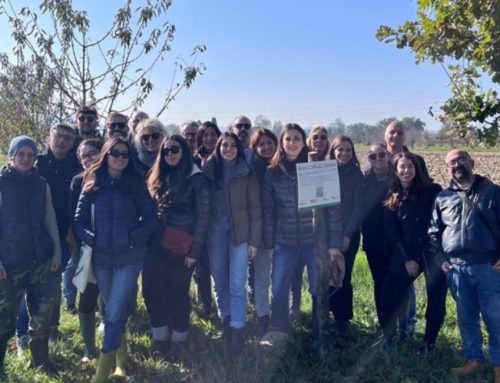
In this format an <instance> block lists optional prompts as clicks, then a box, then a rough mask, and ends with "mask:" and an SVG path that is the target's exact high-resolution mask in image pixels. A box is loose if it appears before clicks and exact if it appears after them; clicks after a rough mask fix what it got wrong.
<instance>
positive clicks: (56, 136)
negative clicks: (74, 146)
mask: <svg viewBox="0 0 500 383" xmlns="http://www.w3.org/2000/svg"><path fill="white" fill-rule="evenodd" d="M53 137H54V139H55V140H61V141H64V142H71V141H72V140H74V139H75V136H73V135H71V134H61V133H54V136H53Z"/></svg>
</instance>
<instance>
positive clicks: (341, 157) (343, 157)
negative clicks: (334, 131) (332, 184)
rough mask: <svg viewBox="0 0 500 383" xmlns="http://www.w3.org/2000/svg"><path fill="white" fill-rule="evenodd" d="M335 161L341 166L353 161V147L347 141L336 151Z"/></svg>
mask: <svg viewBox="0 0 500 383" xmlns="http://www.w3.org/2000/svg"><path fill="white" fill-rule="evenodd" d="M335 159H336V160H337V162H338V164H339V165H345V164H347V163H348V162H349V161H350V160H352V146H351V144H350V143H349V142H347V141H342V142H341V143H340V145H339V146H337V148H336V149H335Z"/></svg>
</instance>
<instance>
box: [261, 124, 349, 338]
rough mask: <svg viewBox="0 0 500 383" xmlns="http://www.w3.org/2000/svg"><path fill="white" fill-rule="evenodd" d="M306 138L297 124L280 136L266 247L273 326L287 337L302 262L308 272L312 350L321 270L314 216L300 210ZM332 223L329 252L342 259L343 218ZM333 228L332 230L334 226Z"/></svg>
mask: <svg viewBox="0 0 500 383" xmlns="http://www.w3.org/2000/svg"><path fill="white" fill-rule="evenodd" d="M307 152H308V149H307V146H306V136H305V133H304V131H303V130H302V128H301V127H300V126H299V125H297V124H286V125H285V126H284V127H283V130H282V132H281V134H280V138H279V144H278V150H277V151H276V153H275V154H274V156H273V158H272V160H271V163H270V166H269V168H268V169H267V172H266V175H265V176H264V184H263V195H262V202H263V218H264V231H263V243H264V246H265V248H266V249H268V250H269V252H270V254H271V255H272V270H273V271H272V277H271V278H272V301H271V307H272V309H271V311H272V326H273V328H274V329H275V330H277V331H279V332H284V333H286V332H288V331H289V329H290V321H289V316H288V292H289V290H290V283H291V280H292V275H293V273H294V271H295V268H296V265H297V262H298V261H299V260H300V259H302V260H303V262H304V263H305V264H306V266H307V274H308V277H309V292H310V294H311V297H312V302H313V305H312V306H313V310H312V311H313V345H315V344H316V341H317V340H318V331H319V328H318V326H317V320H316V315H317V300H316V292H317V278H318V277H317V275H318V274H317V265H316V260H315V256H314V233H313V222H312V212H311V210H305V211H299V210H298V185H297V164H299V163H301V162H307ZM332 217H333V219H332V220H329V221H331V222H329V227H328V231H329V244H328V248H329V249H328V252H329V254H330V257H331V258H332V259H335V258H337V257H341V256H342V253H341V252H340V248H341V246H342V235H341V217H340V214H336V215H335V214H333V215H332ZM330 223H331V224H330Z"/></svg>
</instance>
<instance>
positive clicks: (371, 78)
mask: <svg viewBox="0 0 500 383" xmlns="http://www.w3.org/2000/svg"><path fill="white" fill-rule="evenodd" d="M16 3H17V2H16ZM27 3H31V4H37V2H27ZM110 3H112V4H119V2H118V1H113V2H107V3H103V2H97V1H95V0H88V1H85V2H83V1H75V4H76V6H77V7H81V6H82V5H83V6H85V7H86V8H87V9H88V12H89V14H90V15H91V16H92V17H97V18H98V24H97V25H102V24H103V23H104V24H105V22H106V20H107V19H108V17H110V16H107V12H108V8H110V9H109V12H111V11H112V9H111V8H112V7H113V6H112V5H110ZM416 7H417V4H416V0H413V1H411V0H384V1H374V0H357V1H352V0H311V1H308V2H305V1H285V0H212V1H209V0H174V1H173V4H172V6H171V8H170V9H169V11H168V13H167V16H166V20H168V21H170V22H171V23H173V24H175V26H176V29H177V32H176V36H175V40H174V42H173V51H172V55H171V56H170V59H169V60H175V59H176V58H177V57H178V56H180V55H184V56H185V57H188V56H189V53H190V52H191V49H192V47H193V46H195V45H196V44H205V45H206V46H207V51H206V52H205V53H204V54H203V55H202V56H201V58H200V61H202V62H203V63H204V64H205V65H206V71H205V73H204V75H203V76H201V77H199V78H198V79H197V80H196V81H195V83H194V84H193V86H192V87H191V88H190V89H189V90H185V91H183V92H182V93H181V94H180V95H179V96H178V97H177V99H176V101H175V102H174V103H173V104H171V105H170V107H169V109H168V110H167V111H166V112H164V113H163V114H162V116H161V117H160V118H161V120H162V121H164V122H165V123H167V124H168V123H176V124H178V123H180V122H182V121H183V120H186V119H196V120H198V119H200V120H207V119H210V118H211V117H212V116H214V117H216V118H217V120H218V122H219V125H221V126H226V125H227V124H228V123H230V121H231V120H232V119H233V118H234V117H235V116H237V115H240V114H245V115H247V116H249V117H250V118H251V119H254V118H255V117H256V116H257V115H259V114H262V115H264V116H266V117H268V118H269V119H271V120H280V121H282V122H283V123H286V122H297V123H299V124H300V125H302V126H303V127H310V126H312V125H316V124H324V125H327V124H329V123H330V122H332V121H333V120H335V119H336V118H341V119H342V120H343V121H344V122H345V123H347V124H349V123H354V122H366V123H375V122H377V121H378V120H380V119H382V118H385V117H391V116H396V117H399V118H402V117H405V116H414V117H418V118H420V119H422V120H423V121H425V123H426V125H427V128H428V129H431V130H436V129H438V127H439V125H438V123H437V122H435V121H434V120H433V119H432V118H431V117H430V116H428V114H427V110H428V108H429V106H434V107H435V108H437V107H438V106H439V104H440V103H441V102H442V101H444V100H445V99H446V98H447V96H448V90H447V84H448V80H447V78H446V75H445V73H444V71H443V70H442V68H441V67H440V66H438V65H431V64H421V65H418V66H417V65H415V63H414V59H413V56H412V54H411V52H410V51H409V50H400V49H397V48H396V47H395V46H393V45H390V44H389V45H388V44H385V43H381V42H378V41H377V40H376V39H375V37H374V35H375V31H376V29H377V27H378V26H379V25H381V24H387V25H390V26H396V25H398V24H400V23H402V22H403V21H405V20H408V19H413V18H415V12H416ZM1 24H3V25H2V26H0V33H2V35H4V36H5V33H8V32H6V29H5V28H6V26H5V24H4V23H3V22H2V23H1ZM6 40H7V39H4V38H2V39H1V41H0V51H4V50H6V49H7V47H8V43H7V41H6ZM169 60H166V61H165V62H163V63H162V64H161V65H160V66H159V67H157V68H156V70H155V75H154V77H153V80H156V83H161V82H162V81H163V84H165V81H164V79H165V78H170V76H171V72H172V63H171V61H169ZM153 96H154V97H153V98H152V99H150V100H149V101H147V103H146V104H145V106H144V108H143V109H144V110H145V111H147V112H149V113H150V114H155V112H156V111H157V110H158V108H159V105H160V102H159V101H160V99H161V93H160V92H158V93H156V92H155V93H154V94H153Z"/></svg>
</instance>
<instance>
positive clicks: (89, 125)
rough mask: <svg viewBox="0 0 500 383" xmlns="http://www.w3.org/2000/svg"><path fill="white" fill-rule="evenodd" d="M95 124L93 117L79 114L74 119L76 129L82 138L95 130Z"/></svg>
mask: <svg viewBox="0 0 500 383" xmlns="http://www.w3.org/2000/svg"><path fill="white" fill-rule="evenodd" d="M97 122H98V121H97V118H96V116H95V115H93V114H89V113H81V114H79V115H78V117H77V118H76V127H77V128H78V131H79V132H80V134H81V135H82V136H88V135H91V134H92V133H93V132H94V131H95V130H96V129H97Z"/></svg>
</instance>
